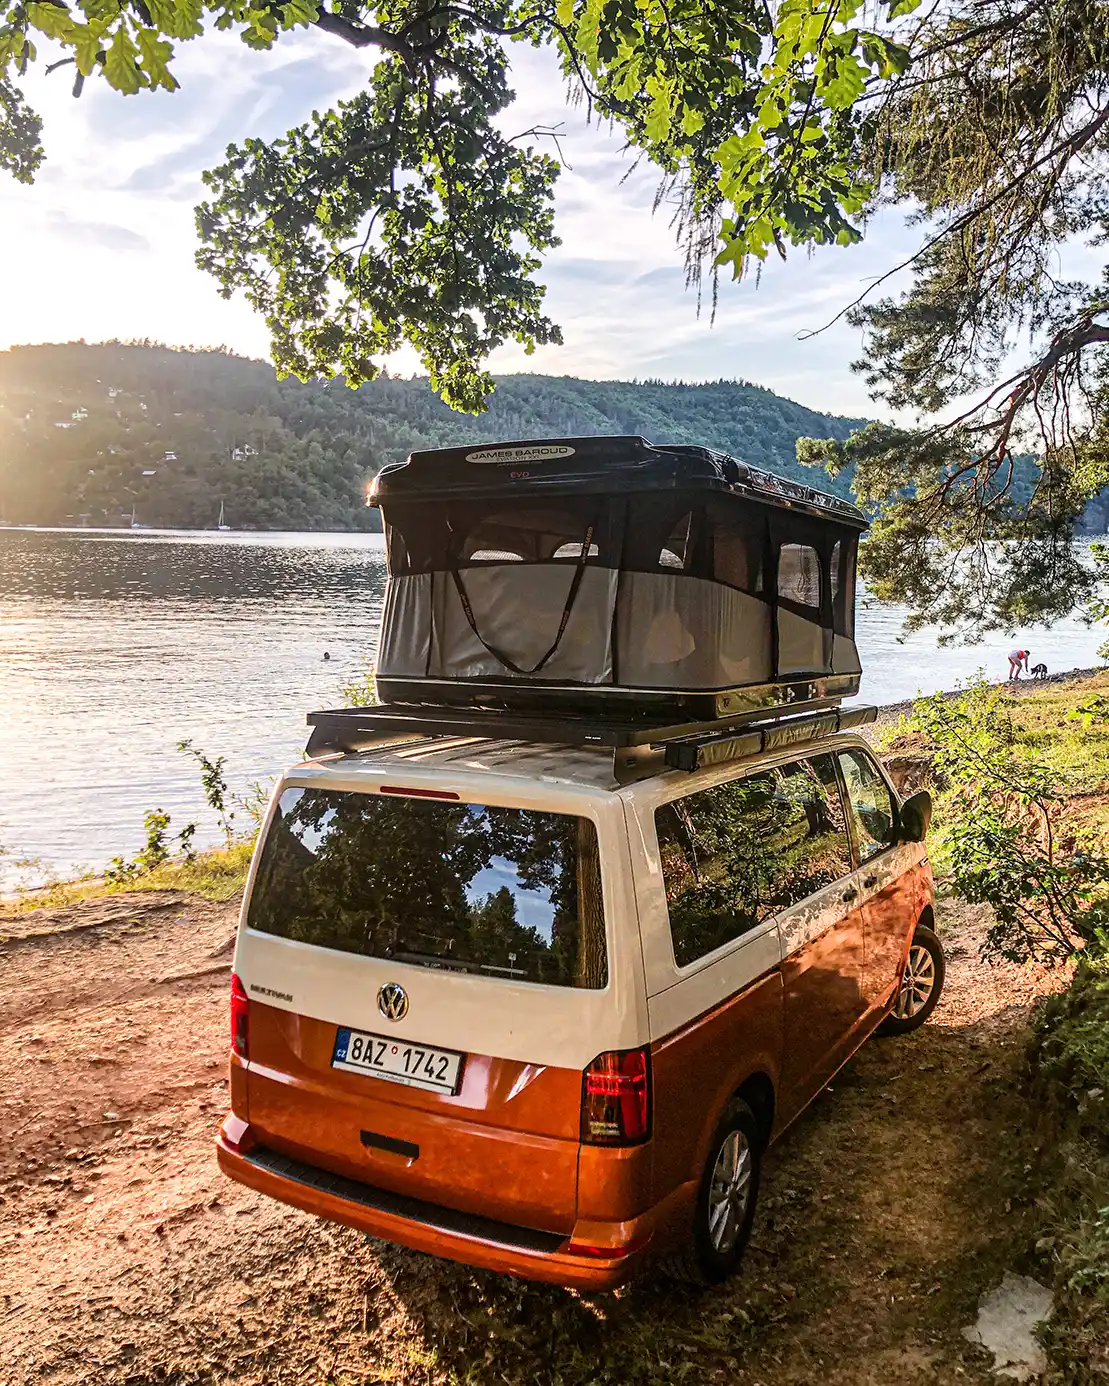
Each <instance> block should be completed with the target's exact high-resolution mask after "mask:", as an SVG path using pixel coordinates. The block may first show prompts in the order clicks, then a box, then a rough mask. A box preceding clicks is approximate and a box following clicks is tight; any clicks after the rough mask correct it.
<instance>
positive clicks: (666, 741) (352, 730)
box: [306, 698, 878, 781]
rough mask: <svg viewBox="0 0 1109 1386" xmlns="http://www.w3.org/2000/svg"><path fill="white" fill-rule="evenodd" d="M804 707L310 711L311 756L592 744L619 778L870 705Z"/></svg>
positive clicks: (785, 735) (758, 742) (751, 746)
mask: <svg viewBox="0 0 1109 1386" xmlns="http://www.w3.org/2000/svg"><path fill="white" fill-rule="evenodd" d="M823 701H824V703H825V704H826V705H825V706H818V707H813V706H812V704H809V706H808V708H807V709H806V710H805V711H803V712H797V713H795V714H793V715H789V714H788V713H786V712H785V711H784V710H781V709H779V710H776V711H774V712H772V713H768V711H767V710H766V709H761V710H759V711H755V712H752V711H750V710H748V711H746V712H742V713H737V714H736V715H735V716H733V717H727V718H719V719H715V720H713V721H711V722H685V723H671V724H668V725H664V726H651V725H649V724H648V725H644V723H643V722H642V721H632V720H620V719H615V718H603V719H602V718H589V717H581V716H561V717H560V716H555V715H551V714H546V715H544V714H542V713H539V714H531V713H518V712H502V711H500V710H493V709H485V708H461V707H460V708H452V707H439V706H437V707H431V706H426V707H421V706H417V705H411V704H405V705H399V704H389V705H384V706H377V707H347V708H333V709H331V710H327V711H322V712H310V713H309V714H308V725H309V726H310V727H311V728H312V732H311V735H310V737H309V739H308V746H307V750H306V754H307V755H308V756H310V757H315V756H321V755H327V754H335V753H344V752H346V753H350V752H358V751H368V750H373V749H379V750H384V749H386V748H387V747H389V746H396V745H401V744H404V743H407V742H410V741H413V740H417V739H422V738H424V737H464V738H473V739H476V740H485V741H531V742H539V743H542V744H547V745H556V746H596V747H598V748H608V749H610V750H611V751H612V753H613V774H614V776H615V778H616V779H617V780H619V781H624V780H627V779H633V778H638V777H639V776H641V775H643V774H653V773H657V771H659V770H661V769H664V768H665V769H671V770H699V769H701V768H703V767H704V766H707V765H717V764H722V763H724V762H725V761H729V760H737V759H739V758H740V757H741V756H748V755H754V754H755V753H757V752H759V751H768V750H775V749H778V748H780V747H786V746H791V745H793V744H795V743H797V742H804V741H810V740H814V739H816V738H818V737H822V736H831V735H833V734H834V733H836V732H838V731H847V730H849V729H850V728H852V727H859V726H865V725H866V724H867V723H869V722H873V721H874V720H875V718H876V717H877V715H878V709H877V708H875V707H869V706H863V707H854V708H849V709H847V710H846V711H845V710H843V709H841V708H840V707H839V706H838V702H839V700H838V699H837V698H828V699H825V700H823Z"/></svg>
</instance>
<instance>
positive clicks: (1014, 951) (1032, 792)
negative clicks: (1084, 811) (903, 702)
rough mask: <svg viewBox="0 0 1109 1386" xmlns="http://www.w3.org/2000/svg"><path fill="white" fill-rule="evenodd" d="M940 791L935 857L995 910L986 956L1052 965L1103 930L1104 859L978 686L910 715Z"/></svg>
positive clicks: (1005, 703)
mask: <svg viewBox="0 0 1109 1386" xmlns="http://www.w3.org/2000/svg"><path fill="white" fill-rule="evenodd" d="M911 726H912V728H913V730H915V731H917V732H920V733H922V734H923V735H924V736H925V737H926V738H927V740H928V742H929V743H930V745H931V747H932V750H933V756H934V765H935V775H936V780H937V782H938V783H940V784H942V785H944V791H943V793H942V795H941V796H940V800H939V814H938V818H939V819H940V821H941V822H942V831H941V833H940V834H939V838H938V845H937V857H938V858H939V864H940V865H941V866H942V867H943V868H944V870H945V873H946V874H947V876H948V878H949V881H950V885H951V887H952V889H953V890H954V892H955V894H956V895H958V896H959V897H961V898H962V899H964V900H966V901H968V902H970V903H974V904H980V903H985V904H988V905H990V906H992V908H993V914H994V922H993V924H992V925H991V927H990V929H989V930H988V932H987V935H986V940H985V943H984V945H983V952H984V954H985V955H986V956H991V955H993V956H999V957H1003V958H1006V959H1008V960H1010V961H1012V962H1025V961H1027V960H1028V959H1030V958H1036V959H1038V960H1040V961H1045V962H1060V961H1062V960H1064V959H1065V958H1067V957H1069V956H1071V955H1072V954H1073V953H1074V952H1075V951H1077V950H1078V949H1080V948H1082V947H1084V946H1085V945H1086V944H1088V943H1090V942H1091V941H1093V940H1094V939H1095V938H1097V936H1098V934H1099V931H1100V930H1105V929H1107V928H1109V858H1107V857H1106V856H1105V854H1104V853H1103V851H1102V850H1101V848H1100V844H1099V843H1098V842H1097V841H1096V840H1095V838H1094V837H1093V835H1092V834H1090V833H1087V834H1085V835H1084V836H1083V835H1082V834H1080V833H1079V832H1078V831H1077V830H1076V829H1075V828H1074V826H1073V824H1070V823H1067V822H1065V821H1064V819H1065V814H1066V800H1065V798H1064V796H1063V795H1062V793H1061V792H1060V789H1059V786H1058V785H1057V783H1056V777H1055V775H1054V773H1053V771H1052V770H1051V768H1050V767H1049V766H1048V765H1046V764H1045V763H1043V762H1042V761H1039V760H1037V759H1036V758H1035V755H1034V753H1033V752H1032V751H1031V750H1030V748H1029V747H1028V746H1027V745H1025V744H1023V743H1022V741H1021V739H1020V737H1019V736H1018V734H1017V730H1016V728H1015V727H1014V725H1013V721H1012V716H1011V712H1010V704H1009V700H1008V699H1007V698H1006V696H1005V694H1004V692H1003V691H1002V690H1000V689H996V688H992V687H990V686H989V685H987V684H986V683H985V681H984V680H983V681H979V682H978V683H976V684H973V685H972V686H971V687H970V688H969V689H967V691H966V692H965V693H963V694H962V695H961V696H960V697H958V698H954V699H951V698H946V697H945V696H944V695H943V694H937V695H935V696H934V697H931V698H925V699H922V700H921V701H920V702H918V703H917V705H916V707H915V708H914V710H913V715H912V719H911Z"/></svg>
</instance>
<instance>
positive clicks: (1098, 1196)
mask: <svg viewBox="0 0 1109 1386" xmlns="http://www.w3.org/2000/svg"><path fill="white" fill-rule="evenodd" d="M1107 944H1109V939H1106V938H1102V939H1101V940H1099V941H1097V942H1096V943H1095V944H1094V946H1092V947H1091V948H1090V949H1088V950H1087V952H1086V953H1085V954H1084V955H1083V956H1082V957H1081V958H1080V959H1079V960H1078V962H1077V965H1076V967H1075V973H1074V978H1073V980H1072V982H1071V984H1070V986H1069V987H1068V988H1067V989H1066V990H1065V991H1062V992H1060V993H1059V994H1058V995H1055V996H1051V997H1048V999H1047V1000H1046V1001H1045V1002H1044V1003H1043V1004H1042V1005H1041V1007H1040V1008H1039V1011H1038V1013H1037V1015H1036V1016H1035V1019H1034V1023H1033V1029H1032V1036H1031V1041H1030V1045H1029V1060H1030V1069H1031V1074H1032V1079H1033V1091H1034V1093H1035V1095H1036V1097H1037V1098H1038V1099H1039V1102H1040V1104H1041V1108H1042V1109H1043V1110H1045V1111H1046V1113H1047V1115H1048V1117H1049V1118H1050V1122H1051V1128H1053V1129H1052V1130H1051V1135H1052V1137H1053V1140H1052V1144H1051V1145H1050V1146H1049V1147H1048V1153H1049V1155H1050V1157H1051V1160H1052V1162H1053V1164H1054V1168H1053V1169H1052V1168H1050V1167H1049V1168H1048V1169H1047V1170H1045V1171H1044V1174H1043V1175H1042V1176H1041V1178H1040V1181H1039V1182H1040V1187H1041V1188H1042V1189H1045V1190H1050V1194H1049V1195H1048V1197H1047V1198H1045V1199H1044V1203H1045V1207H1044V1212H1045V1219H1044V1221H1045V1229H1044V1230H1045V1234H1046V1235H1045V1237H1044V1239H1043V1241H1044V1242H1045V1243H1046V1244H1047V1246H1049V1247H1050V1249H1051V1253H1052V1259H1053V1261H1054V1265H1055V1306H1054V1311H1053V1313H1052V1316H1051V1320H1050V1322H1049V1323H1048V1325H1047V1329H1046V1333H1045V1342H1046V1346H1047V1348H1048V1350H1049V1353H1050V1355H1051V1358H1052V1361H1053V1365H1054V1366H1055V1367H1056V1370H1057V1372H1058V1379H1059V1380H1060V1381H1066V1382H1073V1383H1075V1386H1085V1383H1087V1382H1088V1383H1090V1386H1093V1383H1094V1382H1095V1381H1096V1380H1097V1377H1098V1375H1099V1373H1098V1371H1097V1365H1096V1364H1097V1363H1098V1362H1101V1361H1104V1354H1105V1344H1106V1343H1107V1342H1109V1207H1107V1206H1106V1190H1107V1189H1109V951H1107ZM1053 1147H1054V1148H1053Z"/></svg>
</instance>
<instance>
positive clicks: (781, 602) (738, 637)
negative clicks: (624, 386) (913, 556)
mask: <svg viewBox="0 0 1109 1386" xmlns="http://www.w3.org/2000/svg"><path fill="white" fill-rule="evenodd" d="M371 503H372V504H374V505H378V506H380V508H381V511H382V516H383V519H384V522H385V535H386V547H387V554H388V563H389V584H388V588H387V592H386V598H385V609H384V614H383V618H382V628H381V643H380V648H379V652H378V662H377V687H378V691H379V694H380V696H381V697H382V699H383V700H384V701H386V702H402V703H423V704H427V703H436V704H443V703H447V704H467V705H480V706H488V707H508V708H517V709H519V708H525V707H526V708H531V709H539V708H547V709H551V710H553V709H558V708H561V709H563V710H570V709H573V710H574V711H575V712H586V713H588V712H597V713H601V714H608V713H611V714H618V713H619V714H628V713H630V714H632V715H638V714H640V713H642V714H644V715H646V716H650V715H656V714H660V715H663V716H669V715H672V714H675V715H679V716H680V715H686V714H689V715H692V716H695V717H697V718H708V717H717V716H725V715H731V714H734V713H736V712H742V711H744V710H746V709H752V710H754V709H758V708H762V707H774V706H777V705H779V704H782V703H789V704H791V705H796V704H798V703H799V702H812V701H819V700H823V699H829V698H836V697H842V696H844V695H846V694H851V693H856V692H858V687H859V674H860V665H859V658H858V654H857V652H856V649H855V641H854V604H855V559H856V550H857V545H858V537H859V534H860V532H861V531H862V530H863V529H864V528H865V527H866V521H865V519H864V517H863V515H862V513H861V511H859V510H857V509H856V508H855V507H854V506H852V505H849V504H847V503H846V502H844V501H841V500H839V499H838V498H836V497H834V496H829V495H826V494H824V493H823V492H820V491H816V490H813V489H812V488H810V487H807V486H802V485H798V484H797V483H795V482H790V481H785V480H783V479H782V478H780V477H776V476H773V475H771V474H770V473H768V472H761V471H758V470H757V469H755V468H753V467H749V466H747V465H745V464H744V463H742V462H737V461H736V460H735V459H734V458H731V457H728V456H726V455H724V454H722V453H717V452H712V451H710V450H708V449H706V448H698V447H689V446H685V445H677V444H673V445H660V446H655V445H653V444H651V443H648V442H646V441H645V440H644V439H642V438H638V437H617V438H560V439H554V440H550V441H545V442H523V443H491V444H488V445H486V446H482V447H472V448H444V449H441V450H436V451H428V452H414V453H412V455H411V456H410V457H409V458H408V460H407V461H406V462H403V463H397V464H393V465H390V466H387V467H385V468H384V469H383V470H382V472H381V473H380V475H379V476H378V477H377V479H376V481H375V483H374V487H373V491H372V494H371Z"/></svg>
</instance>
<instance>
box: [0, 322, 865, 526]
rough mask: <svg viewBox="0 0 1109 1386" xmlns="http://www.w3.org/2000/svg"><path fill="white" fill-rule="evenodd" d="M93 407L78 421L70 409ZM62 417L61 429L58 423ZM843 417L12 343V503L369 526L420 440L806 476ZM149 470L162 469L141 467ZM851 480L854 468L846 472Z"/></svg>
mask: <svg viewBox="0 0 1109 1386" xmlns="http://www.w3.org/2000/svg"><path fill="white" fill-rule="evenodd" d="M75 413H76V414H78V415H80V414H82V413H85V414H87V417H86V418H84V419H82V420H81V421H80V422H74V421H73V418H72V416H73V414H75ZM59 422H60V423H62V424H65V425H66V426H65V427H62V428H58V427H56V426H55V425H56V424H57V423H59ZM856 422H857V421H855V420H849V419H837V418H834V417H830V416H828V415H824V414H817V413H814V412H813V411H811V410H808V409H805V408H803V407H802V406H801V405H798V404H794V403H792V401H790V400H785V399H781V398H780V397H779V396H777V395H774V394H771V392H770V391H769V390H764V389H760V388H759V387H758V386H754V385H748V384H745V383H743V382H736V381H716V382H713V383H711V384H706V385H684V384H664V383H663V382H661V381H657V380H656V381H644V382H642V383H636V384H631V383H622V382H618V381H592V380H574V379H571V378H554V377H550V376H510V377H507V378H505V379H502V380H501V382H500V384H499V386H498V389H497V392H496V394H495V395H494V396H493V400H492V402H491V405H490V409H489V411H488V412H487V413H486V414H485V415H484V416H483V417H482V418H480V419H475V418H472V417H470V416H467V415H462V414H458V413H456V412H455V411H453V410H451V409H449V408H447V406H446V405H445V404H443V402H442V401H441V400H439V399H438V398H436V396H435V394H434V393H433V392H432V391H431V389H430V388H429V386H428V383H427V381H425V380H418V379H415V380H399V379H392V378H388V377H379V378H378V379H377V380H375V381H373V382H372V383H370V384H367V385H364V386H362V388H361V389H359V390H347V389H343V388H337V387H335V386H333V385H325V384H320V383H314V384H308V385H302V384H301V383H300V382H298V381H278V380H276V379H275V377H274V372H273V369H272V368H271V367H269V366H267V365H265V364H263V363H262V362H259V361H248V360H244V359H242V358H240V357H237V356H232V355H229V354H227V353H225V352H216V351H203V352H202V351H171V350H168V349H166V348H164V347H156V346H150V345H122V344H120V343H105V344H102V345H99V346H86V345H84V344H81V343H72V344H69V345H66V346H42V347H17V348H13V349H12V350H11V351H10V352H6V353H0V429H3V430H4V432H5V436H6V438H7V440H8V441H7V443H6V445H5V446H4V447H3V448H0V519H5V520H9V521H14V522H18V523H24V524H28V523H29V524H65V523H67V522H68V523H71V524H72V523H73V522H74V521H75V520H77V519H78V518H79V517H82V516H83V517H87V523H89V524H92V525H100V524H119V523H120V522H121V521H122V522H123V523H127V522H129V520H130V516H131V511H132V507H134V508H135V511H136V515H137V518H138V521H139V522H140V523H141V524H146V525H170V526H186V527H194V528H204V527H207V528H211V527H212V526H213V525H214V524H215V522H216V518H217V516H218V515H219V509H220V502H221V500H222V501H224V503H225V508H226V518H227V521H228V523H230V524H233V525H234V526H235V527H236V528H239V527H244V528H259V529H290V530H292V529H335V530H339V529H348V530H349V529H369V528H374V527H378V519H377V511H375V510H368V509H367V508H366V505H365V488H366V485H367V482H368V479H369V478H370V477H371V476H372V475H373V474H374V473H375V472H377V471H378V470H379V469H380V467H381V466H382V465H383V464H384V463H386V462H392V461H398V460H400V459H402V458H403V457H405V456H406V455H407V453H408V452H410V451H411V450H412V449H413V448H427V447H443V446H450V445H454V444H458V443H470V442H483V441H486V440H488V439H490V438H526V437H536V436H539V437H542V436H544V435H546V436H548V437H551V436H559V435H566V434H574V433H581V434H595V433H636V432H641V433H643V434H645V435H646V436H647V437H648V438H656V439H668V440H673V441H675V442H688V443H702V444H705V443H708V444H712V445H715V446H717V447H722V448H725V449H728V450H729V451H732V452H734V453H735V454H736V455H738V456H740V457H744V458H746V459H747V460H748V461H750V462H753V463H755V464H756V465H758V466H766V467H771V468H773V469H774V470H776V471H779V472H782V473H784V474H785V475H788V476H793V477H795V478H800V477H804V476H805V473H804V472H803V471H802V469H801V468H800V467H799V466H798V464H797V462H796V460H795V459H794V455H793V454H794V444H795V442H796V439H797V437H798V435H799V434H802V433H812V432H816V431H820V432H825V433H829V434H834V435H836V436H837V437H846V436H847V434H848V433H849V432H850V430H851V428H852V427H853V426H854V425H855V423H856ZM148 471H153V475H152V476H147V475H144V473H146V472H148ZM833 486H834V487H835V489H837V490H838V491H839V492H840V494H846V493H847V481H846V478H841V479H840V480H839V481H837V482H835V483H833Z"/></svg>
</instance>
